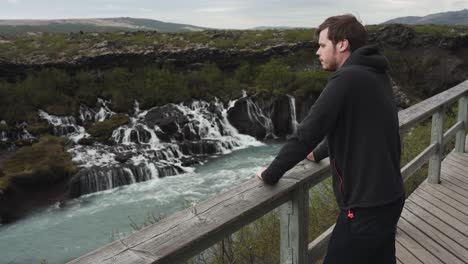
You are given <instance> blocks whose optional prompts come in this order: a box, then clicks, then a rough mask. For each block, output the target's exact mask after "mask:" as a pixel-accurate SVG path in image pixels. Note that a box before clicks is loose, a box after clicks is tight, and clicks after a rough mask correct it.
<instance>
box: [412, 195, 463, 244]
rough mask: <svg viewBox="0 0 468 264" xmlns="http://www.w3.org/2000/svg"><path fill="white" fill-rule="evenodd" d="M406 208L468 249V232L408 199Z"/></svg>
mask: <svg viewBox="0 0 468 264" xmlns="http://www.w3.org/2000/svg"><path fill="white" fill-rule="evenodd" d="M405 208H406V210H407V211H409V212H411V213H413V214H415V215H417V216H418V217H420V218H422V219H424V220H425V221H426V222H427V223H429V224H430V225H432V226H433V227H434V228H436V229H437V230H439V231H440V232H442V233H444V234H446V235H447V236H449V237H451V238H452V239H454V240H455V241H457V243H459V244H460V245H461V246H463V247H465V248H467V249H468V236H467V235H468V234H464V233H461V232H460V231H459V230H457V229H455V228H453V227H452V226H451V225H449V224H447V223H446V222H444V221H442V220H440V219H439V218H438V217H437V216H436V215H434V214H433V213H432V212H428V211H426V210H425V209H424V208H422V207H421V206H420V205H418V204H416V203H414V202H412V201H407V202H406V203H405Z"/></svg>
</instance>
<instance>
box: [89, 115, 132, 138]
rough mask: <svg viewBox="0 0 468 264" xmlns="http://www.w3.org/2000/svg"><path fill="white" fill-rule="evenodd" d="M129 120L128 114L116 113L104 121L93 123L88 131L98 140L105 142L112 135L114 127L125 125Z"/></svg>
mask: <svg viewBox="0 0 468 264" xmlns="http://www.w3.org/2000/svg"><path fill="white" fill-rule="evenodd" d="M128 122H129V118H128V116H126V115H122V114H118V115H114V116H112V117H110V118H109V119H107V120H104V121H102V122H96V123H93V124H92V125H91V127H90V128H89V129H88V133H89V134H90V135H91V136H93V137H94V138H96V139H97V140H98V141H101V142H105V141H107V140H108V139H109V138H110V137H111V136H112V132H113V131H114V129H116V128H118V127H119V126H123V125H125V124H127V123H128Z"/></svg>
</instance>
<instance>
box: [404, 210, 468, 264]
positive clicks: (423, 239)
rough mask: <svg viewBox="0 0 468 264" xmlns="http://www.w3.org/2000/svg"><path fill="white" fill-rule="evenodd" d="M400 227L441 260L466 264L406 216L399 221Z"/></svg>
mask: <svg viewBox="0 0 468 264" xmlns="http://www.w3.org/2000/svg"><path fill="white" fill-rule="evenodd" d="M398 227H399V228H400V229H402V230H404V232H405V233H406V234H408V236H410V237H411V238H413V239H414V240H415V241H418V243H419V244H421V245H422V246H423V247H424V248H426V249H427V250H428V251H430V252H431V253H432V254H433V255H434V256H435V257H436V258H438V259H439V260H440V261H442V262H445V261H447V263H453V264H456V263H458V264H464V263H463V262H462V261H460V259H458V258H456V257H455V256H454V255H453V254H451V253H450V252H448V251H447V250H446V249H445V248H443V247H442V246H441V245H440V244H439V243H437V242H436V241H434V240H432V239H431V238H430V237H429V236H428V235H427V234H425V233H423V232H421V231H420V230H419V229H417V228H416V227H414V226H413V225H412V224H410V223H409V222H408V221H407V220H406V219H405V218H403V217H401V218H400V220H399V221H398ZM430 263H432V262H430Z"/></svg>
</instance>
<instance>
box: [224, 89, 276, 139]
mask: <svg viewBox="0 0 468 264" xmlns="http://www.w3.org/2000/svg"><path fill="white" fill-rule="evenodd" d="M228 120H229V122H230V123H231V124H232V125H233V126H234V127H235V128H237V130H238V131H239V133H242V134H248V135H251V136H253V137H255V138H257V139H264V138H265V137H266V136H267V132H269V131H268V130H269V127H270V126H271V125H270V120H269V118H267V117H265V116H264V115H263V113H262V111H261V109H260V108H259V107H258V106H257V105H256V104H255V103H254V102H252V100H251V99H250V98H248V97H244V98H241V99H239V100H237V102H236V103H235V105H234V107H232V108H230V109H229V110H228Z"/></svg>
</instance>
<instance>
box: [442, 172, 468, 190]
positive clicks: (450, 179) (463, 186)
mask: <svg viewBox="0 0 468 264" xmlns="http://www.w3.org/2000/svg"><path fill="white" fill-rule="evenodd" d="M443 180H444V181H446V182H449V183H451V184H453V185H456V186H457V187H458V188H460V189H463V190H464V191H467V192H468V183H466V182H463V181H461V180H459V179H457V178H456V177H453V176H451V177H444V178H443Z"/></svg>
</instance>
